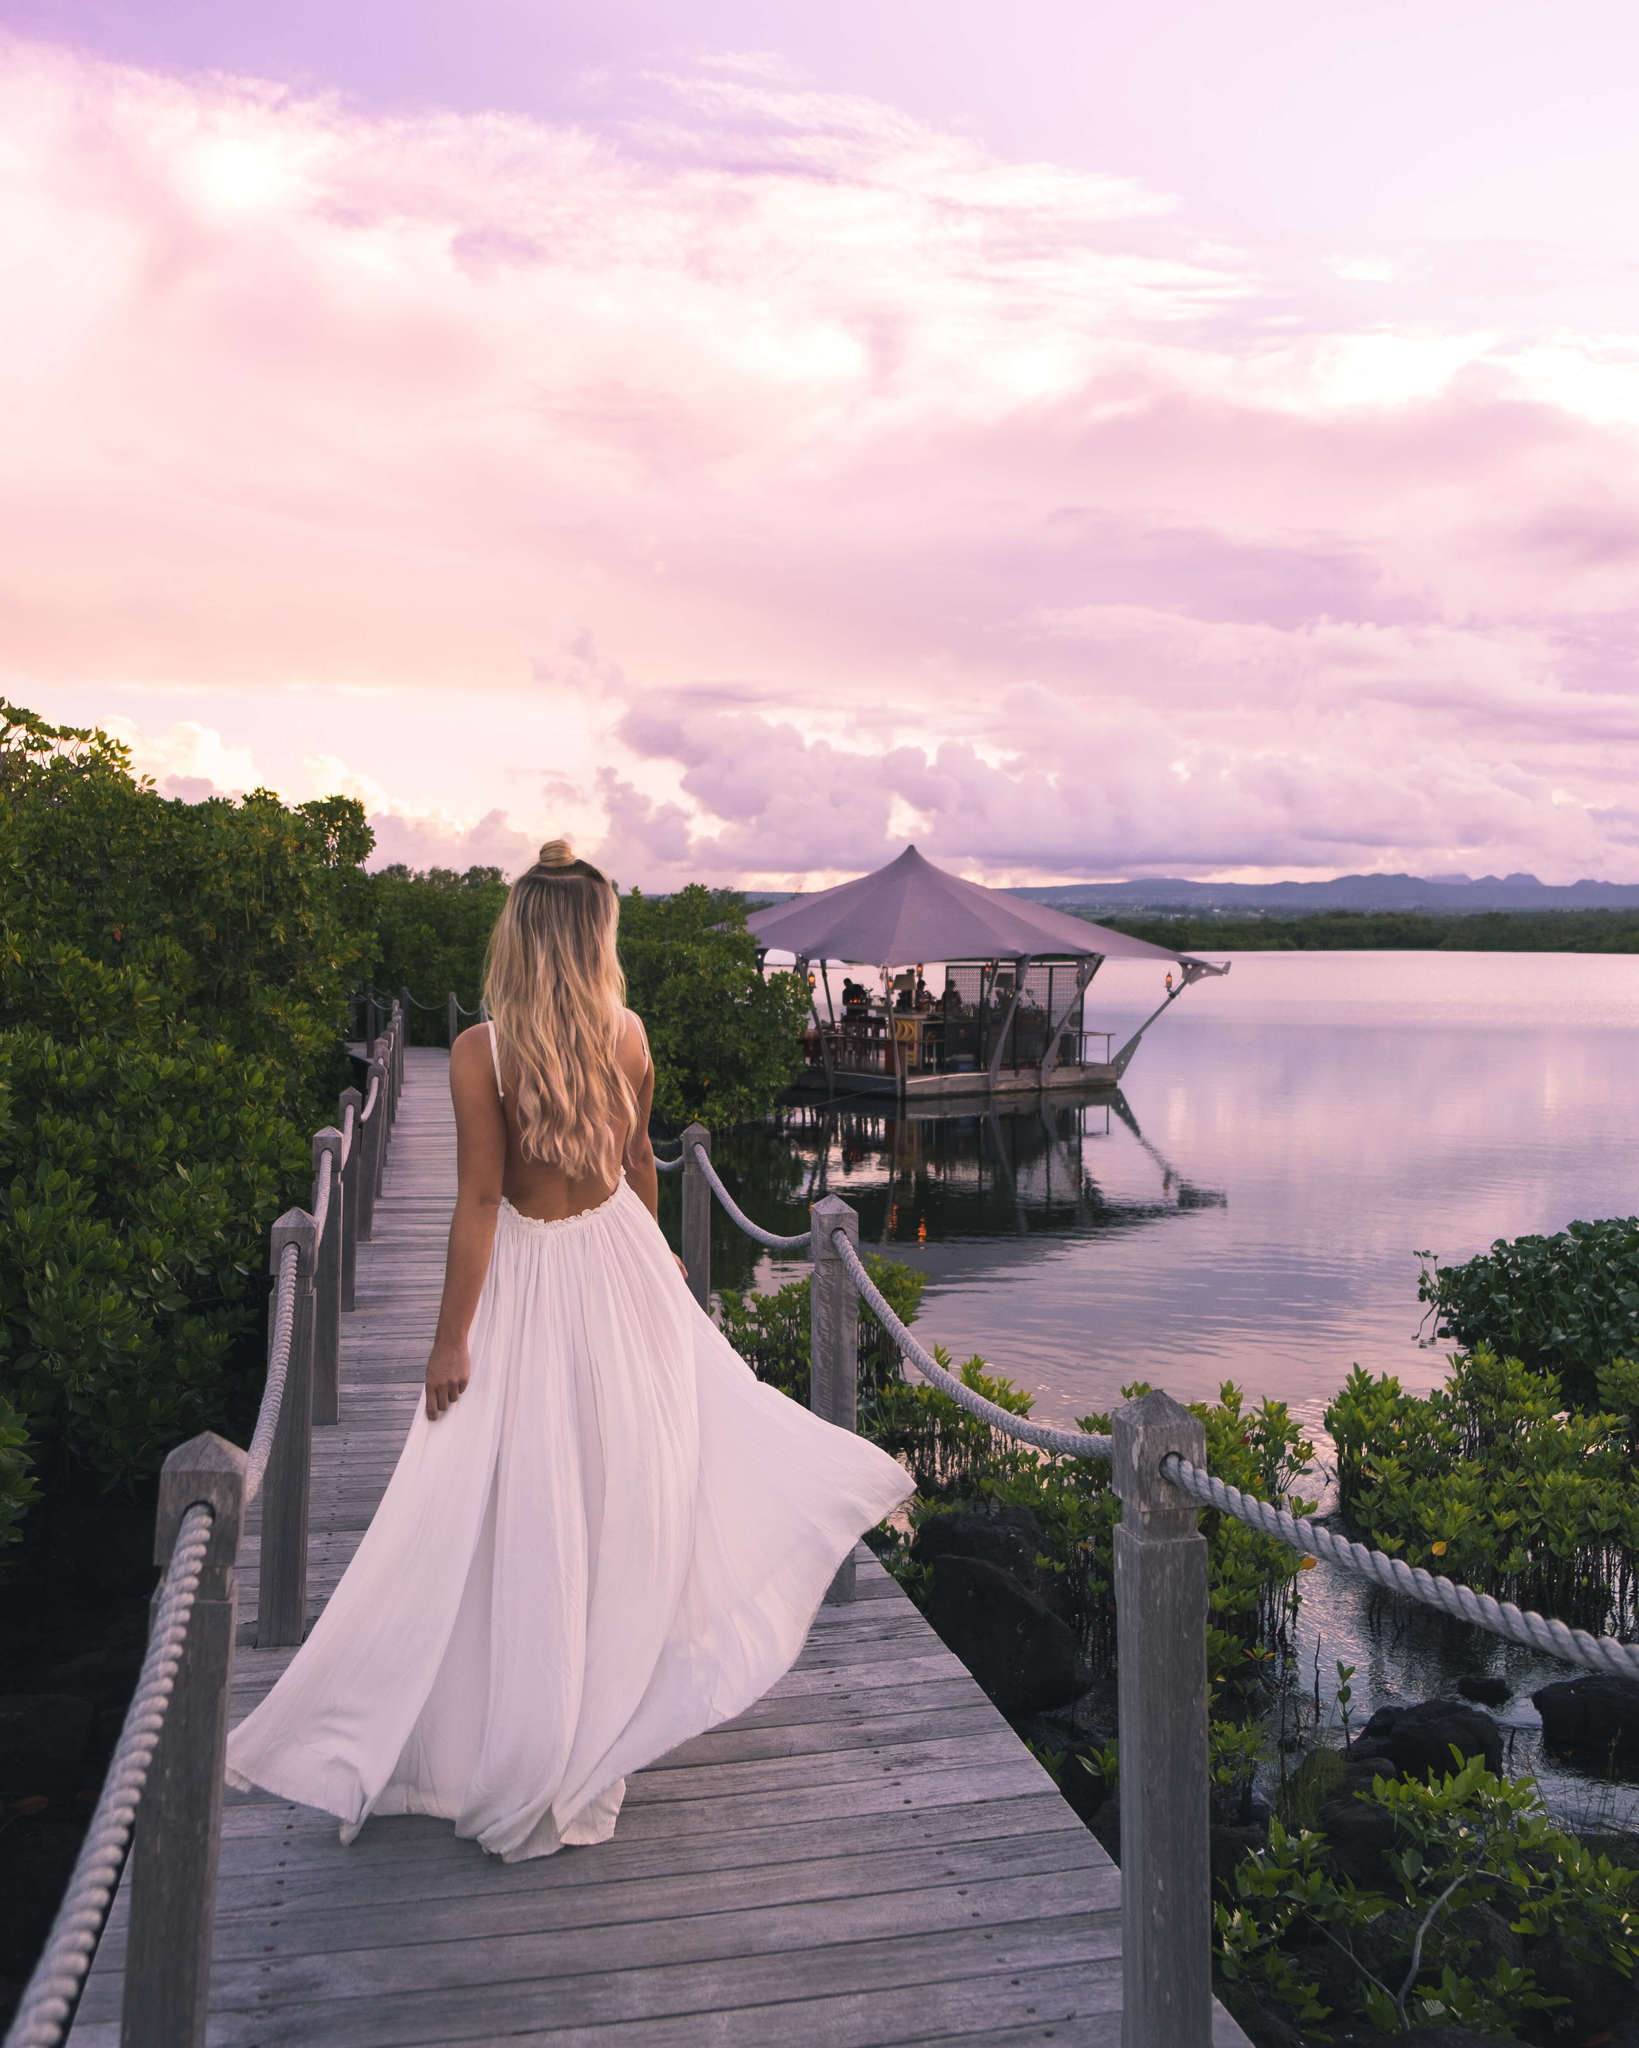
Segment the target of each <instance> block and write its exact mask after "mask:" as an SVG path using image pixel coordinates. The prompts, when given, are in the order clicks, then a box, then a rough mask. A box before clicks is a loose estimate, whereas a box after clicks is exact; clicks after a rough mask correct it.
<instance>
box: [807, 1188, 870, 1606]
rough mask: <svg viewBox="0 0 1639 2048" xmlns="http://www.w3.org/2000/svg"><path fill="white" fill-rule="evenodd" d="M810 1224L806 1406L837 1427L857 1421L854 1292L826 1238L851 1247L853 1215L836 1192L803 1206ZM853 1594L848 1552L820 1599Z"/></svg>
mask: <svg viewBox="0 0 1639 2048" xmlns="http://www.w3.org/2000/svg"><path fill="white" fill-rule="evenodd" d="M808 1216H809V1221H810V1223H811V1225H812V1227H813V1233H814V1235H813V1240H812V1245H811V1250H812V1254H813V1260H814V1272H813V1278H812V1279H811V1281H810V1282H809V1291H808V1405H809V1407H810V1408H812V1409H813V1411H814V1413H815V1414H816V1415H821V1416H823V1417H824V1418H825V1420H826V1421H827V1422H834V1423H835V1424H836V1425H837V1427H838V1428H839V1429H847V1430H852V1429H854V1428H856V1427H857V1426H858V1404H859V1296H858V1295H857V1294H856V1293H855V1292H854V1287H853V1282H852V1280H851V1278H850V1277H849V1273H848V1268H847V1267H846V1266H845V1265H844V1264H843V1263H842V1259H841V1257H840V1256H839V1254H838V1252H837V1248H836V1245H835V1244H834V1243H833V1242H832V1239H833V1237H834V1236H835V1234H836V1232H837V1231H839V1230H840V1231H842V1233H843V1234H844V1235H845V1236H846V1238H847V1239H848V1242H849V1243H850V1244H851V1245H853V1246H854V1248H855V1249H856V1250H857V1249H858V1247H859V1217H858V1215H857V1213H856V1212H855V1211H854V1210H853V1209H852V1208H851V1207H850V1206H849V1205H848V1203H846V1202H845V1201H843V1199H842V1197H841V1196H840V1195H826V1196H824V1197H822V1199H821V1200H819V1201H817V1202H815V1203H813V1204H812V1205H811V1206H810V1208H809V1211H808ZM853 1597H854V1554H853V1552H852V1551H851V1550H850V1551H849V1553H848V1555H847V1556H846V1557H845V1558H844V1559H843V1560H842V1562H841V1564H839V1565H838V1566H837V1571H836V1577H835V1578H833V1579H832V1581H831V1584H830V1587H829V1589H828V1590H827V1592H826V1595H825V1598H826V1601H827V1602H828V1603H829V1604H831V1605H833V1606H836V1605H841V1604H844V1603H846V1602H847V1601H849V1600H852V1599H853Z"/></svg>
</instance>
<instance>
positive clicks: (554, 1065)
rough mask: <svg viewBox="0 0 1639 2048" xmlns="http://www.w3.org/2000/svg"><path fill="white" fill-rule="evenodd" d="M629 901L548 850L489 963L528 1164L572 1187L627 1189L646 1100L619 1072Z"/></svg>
mask: <svg viewBox="0 0 1639 2048" xmlns="http://www.w3.org/2000/svg"><path fill="white" fill-rule="evenodd" d="M619 919H620V898H619V897H618V896H617V895H616V894H615V892H614V890H613V888H612V887H611V886H610V885H609V883H608V881H607V880H606V879H605V878H604V877H603V876H602V875H600V874H599V873H598V871H597V869H596V868H594V867H592V866H590V865H589V864H588V863H587V862H586V861H583V860H576V858H575V856H574V854H573V852H572V851H571V850H570V846H569V842H568V840H566V839H550V840H548V841H547V843H546V845H545V846H543V847H542V848H541V851H540V856H539V858H538V859H537V860H536V863H535V865H534V866H533V867H532V868H527V869H526V870H525V871H524V873H523V874H521V875H520V876H519V877H518V879H517V880H516V881H515V882H514V883H513V885H512V887H511V889H510V890H509V891H508V892H507V900H506V907H505V908H504V909H503V910H502V912H501V915H500V917H499V918H498V919H497V920H496V924H495V929H494V931H493V932H491V934H490V940H489V953H488V957H487V958H486V960H485V963H484V1006H485V1008H486V1009H487V1010H488V1012H489V1014H490V1017H491V1019H492V1020H493V1022H494V1025H495V1036H496V1040H497V1050H498V1051H499V1052H500V1053H502V1054H503V1055H505V1056H507V1057H508V1060H509V1064H510V1065H511V1066H513V1067H514V1068H516V1070H517V1075H518V1079H517V1082H516V1088H517V1100H518V1130H519V1140H520V1143H521V1144H522V1147H523V1153H524V1157H525V1158H526V1159H538V1160H542V1161H546V1162H550V1163H551V1164H552V1165H554V1166H557V1167H559V1168H560V1169H561V1170H562V1171H563V1172H564V1173H565V1174H567V1175H568V1176H569V1178H570V1179H571V1180H596V1181H601V1182H608V1181H613V1180H615V1179H617V1178H618V1177H619V1172H620V1160H621V1154H622V1153H623V1151H624V1150H625V1144H626V1137H627V1134H628V1133H629V1132H630V1130H631V1128H632V1125H633V1123H634V1122H635V1121H636V1118H637V1099H636V1097H635V1095H634V1094H633V1092H632V1084H631V1082H630V1081H628V1080H627V1078H626V1075H625V1072H624V1071H623V1069H622V1067H621V1064H620V1042H621V1035H622V1032H623V1030H624V1028H625V1002H626V977H625V975H624V974H623V973H622V972H621V968H620V960H619V958H618V956H617V954H616V952H615V928H616V925H617V924H618V923H619Z"/></svg>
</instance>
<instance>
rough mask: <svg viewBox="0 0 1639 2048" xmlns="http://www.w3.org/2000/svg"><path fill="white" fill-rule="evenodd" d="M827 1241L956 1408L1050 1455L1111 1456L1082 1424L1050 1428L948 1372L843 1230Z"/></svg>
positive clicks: (1103, 1439) (903, 1351)
mask: <svg viewBox="0 0 1639 2048" xmlns="http://www.w3.org/2000/svg"><path fill="white" fill-rule="evenodd" d="M831 1242H832V1244H833V1245H835V1247H836V1252H837V1257H838V1258H839V1259H841V1261H842V1263H843V1265H844V1267H845V1268H846V1269H847V1273H848V1277H849V1279H850V1280H851V1281H852V1282H853V1283H854V1291H855V1293H856V1294H858V1296H859V1298H860V1300H861V1301H863V1302H864V1304H865V1306H866V1307H867V1308H868V1309H869V1310H870V1311H871V1313H872V1315H874V1316H875V1317H876V1319H877V1321H878V1322H879V1323H880V1324H881V1325H882V1327H883V1329H884V1330H886V1331H887V1333H888V1335H889V1336H890V1337H891V1338H892V1339H893V1341H894V1346H895V1348H896V1349H897V1350H898V1352H899V1354H900V1356H901V1357H902V1358H905V1359H908V1360H909V1361H910V1363H911V1364H912V1365H914V1366H915V1367H916V1370H917V1371H918V1372H919V1373H920V1374H921V1375H922V1377H923V1378H924V1379H925V1380H927V1381H928V1382H929V1383H930V1384H931V1385H933V1386H935V1387H937V1388H938V1389H939V1391H940V1393H941V1394H946V1395H948V1396H949V1397H950V1399H951V1400H952V1401H954V1402H955V1403H956V1405H957V1406H958V1407H959V1408H962V1409H965V1410H966V1412H967V1413H968V1414H969V1415H971V1416H973V1417H975V1418H976V1419H977V1420H978V1421H980V1422H988V1423H989V1424H990V1426H991V1428H992V1429H1000V1430H1005V1431H1006V1433H1007V1434H1008V1435H1009V1436H1012V1437H1017V1438H1018V1440H1019V1441H1020V1442H1021V1443H1026V1444H1034V1445H1035V1446H1036V1447H1037V1449H1038V1450H1043V1451H1051V1452H1052V1453H1053V1455H1054V1456H1055V1457H1060V1458H1105V1459H1107V1458H1108V1457H1109V1456H1110V1450H1111V1444H1110V1439H1109V1438H1108V1437H1107V1436H1090V1435H1089V1434H1088V1433H1087V1431H1086V1430H1082V1429H1052V1428H1049V1427H1048V1425H1047V1424H1046V1423H1043V1422H1032V1421H1031V1420H1030V1418H1029V1417H1028V1416H1027V1415H1015V1414H1014V1412H1013V1411H1012V1409H1011V1408H1002V1407H999V1406H998V1405H997V1403H996V1402H994V1401H987V1400H986V1399H985V1397H984V1395H983V1394H977V1393H975V1392H974V1390H973V1389H972V1387H970V1386H967V1385H965V1384H964V1383H963V1382H962V1381H961V1380H959V1379H958V1378H957V1377H956V1375H955V1374H954V1373H952V1372H947V1371H946V1370H945V1368H944V1367H943V1366H942V1365H941V1364H940V1363H939V1361H938V1359H936V1358H933V1357H930V1356H929V1354H928V1353H927V1352H926V1351H924V1350H923V1348H922V1346H921V1345H920V1344H918V1343H917V1341H916V1339H915V1338H914V1337H913V1336H912V1335H911V1333H910V1331H909V1330H908V1329H906V1327H905V1325H904V1324H903V1323H902V1322H901V1321H900V1320H899V1318H898V1316H896V1315H895V1314H894V1312H893V1310H892V1309H891V1308H890V1307H889V1306H888V1303H887V1301H886V1300H885V1299H884V1298H883V1295H882V1291H881V1289H880V1288H879V1287H878V1286H877V1284H876V1282H875V1281H874V1280H873V1279H872V1278H871V1276H870V1274H869V1273H868V1272H867V1271H866V1270H865V1261H864V1260H863V1259H862V1258H861V1257H860V1255H859V1253H858V1252H857V1251H856V1250H855V1248H854V1246H853V1245H852V1243H851V1242H850V1241H849V1239H848V1237H847V1234H846V1233H845V1232H843V1231H841V1230H837V1231H833V1232H832V1234H831Z"/></svg>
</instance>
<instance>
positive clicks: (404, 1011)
mask: <svg viewBox="0 0 1639 2048" xmlns="http://www.w3.org/2000/svg"><path fill="white" fill-rule="evenodd" d="M398 1014H399V1015H400V1016H401V1017H402V1018H403V1019H404V1043H405V1044H406V1045H408V1044H409V1042H410V991H409V990H408V989H407V988H401V989H400V990H399V992H398ZM398 1080H399V1086H400V1087H402V1086H403V1085H404V1055H403V1054H402V1053H400V1054H399V1058H398Z"/></svg>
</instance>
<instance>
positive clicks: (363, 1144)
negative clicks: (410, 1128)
mask: <svg viewBox="0 0 1639 2048" xmlns="http://www.w3.org/2000/svg"><path fill="white" fill-rule="evenodd" d="M372 1081H375V1082H377V1083H378V1084H379V1085H378V1088H377V1091H376V1106H375V1109H374V1110H373V1111H372V1112H371V1114H370V1116H369V1117H368V1118H361V1119H360V1122H359V1126H358V1142H359V1147H360V1152H359V1184H358V1197H359V1200H358V1239H359V1242H360V1243H361V1244H368V1243H369V1242H370V1232H371V1230H372V1229H373V1228H374V1226H375V1217H376V1193H377V1190H378V1189H379V1188H380V1186H381V1169H382V1153H383V1151H384V1150H385V1146H384V1143H383V1133H384V1132H385V1131H386V1129H387V1066H386V1062H385V1061H384V1060H382V1059H381V1057H380V1056H379V1054H378V1053H377V1052H375V1051H372V1052H371V1055H370V1064H369V1068H368V1070H367V1071H366V1073H365V1076H364V1100H365V1101H366V1102H368V1101H369V1100H370V1083H371V1082H372Z"/></svg>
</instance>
